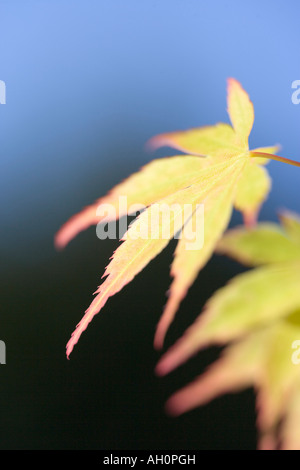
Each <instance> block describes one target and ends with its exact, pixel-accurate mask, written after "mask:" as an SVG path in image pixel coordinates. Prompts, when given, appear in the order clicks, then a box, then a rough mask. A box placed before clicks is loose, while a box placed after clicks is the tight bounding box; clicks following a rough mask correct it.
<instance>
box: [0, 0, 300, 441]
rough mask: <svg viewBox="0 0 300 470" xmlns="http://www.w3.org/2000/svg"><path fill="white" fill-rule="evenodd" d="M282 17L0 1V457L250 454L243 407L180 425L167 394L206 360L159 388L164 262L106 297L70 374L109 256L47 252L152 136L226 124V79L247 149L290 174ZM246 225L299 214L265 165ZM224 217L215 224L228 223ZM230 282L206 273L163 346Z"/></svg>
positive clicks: (104, 247) (287, 53)
mask: <svg viewBox="0 0 300 470" xmlns="http://www.w3.org/2000/svg"><path fill="white" fill-rule="evenodd" d="M299 17H300V3H299V2H298V1H297V0H285V1H276V2H272V1H271V0H267V1H264V0H259V1H258V0H251V2H250V1H244V2H240V1H233V0H227V1H220V0H219V1H216V0H211V1H209V2H207V1H202V0H143V1H140V0H126V1H124V0H110V1H105V0H89V1H84V0H73V1H72V2H71V1H69V0H51V1H50V0H27V1H23V0H13V1H12V0H1V1H0V18H1V20H0V23H1V29H0V48H1V54H0V58H1V59H0V79H1V80H4V81H5V82H6V87H7V103H6V105H1V106H0V135H1V141H0V154H1V174H0V192H1V246H0V250H1V264H0V286H1V287H0V288H1V304H0V305H1V317H0V339H2V340H4V341H5V342H6V346H7V365H6V366H2V367H1V368H0V374H1V379H0V396H1V402H0V416H1V426H0V448H1V449H107V450H113V449H150V450H156V449H254V448H255V446H256V431H255V404H254V394H253V391H252V390H247V391H245V392H243V393H241V394H238V395H229V396H225V397H222V398H220V399H218V400H216V401H214V402H213V403H211V404H209V405H207V406H206V407H204V408H201V409H197V410H195V411H193V412H190V413H188V414H186V415H184V416H182V417H180V418H177V419H172V418H169V417H168V416H166V415H165V413H164V410H163V405H164V402H165V400H166V399H167V398H168V396H170V394H171V392H172V391H175V390H177V389H178V388H179V387H181V386H182V385H184V384H186V383H187V382H189V381H190V380H192V379H193V378H194V377H195V376H196V375H198V374H200V373H201V372H202V371H203V370H204V369H205V367H206V366H207V365H208V364H209V363H210V362H211V361H212V360H213V359H214V358H216V357H217V356H218V353H219V351H218V350H217V349H211V350H209V351H204V352H201V353H200V354H198V355H197V356H196V357H195V358H194V359H192V360H190V361H189V362H188V363H187V364H186V365H185V366H183V367H181V368H180V369H178V370H177V371H175V372H173V373H172V374H171V375H170V376H168V377H166V378H163V379H161V378H157V377H155V375H154V372H153V371H154V367H155V364H156V363H157V360H158V359H159V357H160V354H159V353H157V352H155V351H154V350H153V347H152V341H153V334H154V331H155V326H156V323H157V321H158V318H159V316H160V314H161V311H162V308H163V305H164V303H165V300H166V297H165V292H166V290H167V289H168V286H169V284H170V277H169V265H170V263H171V261H172V253H173V250H174V248H175V244H174V242H173V241H172V242H171V243H170V245H169V246H168V248H167V249H166V250H165V251H164V252H163V253H162V254H161V255H160V256H159V257H158V258H157V259H156V260H154V261H153V262H151V263H150V265H149V266H148V267H147V268H146V269H145V270H144V271H143V273H141V274H140V275H139V276H137V278H136V279H135V280H134V281H133V282H132V283H131V284H130V285H129V286H127V287H126V288H125V289H124V290H123V291H122V292H121V293H119V294H118V295H116V296H115V297H114V298H112V299H111V300H110V301H109V302H108V303H107V305H106V307H105V309H104V310H103V313H102V314H101V315H99V316H98V317H96V318H95V319H94V321H93V322H92V324H91V325H90V327H89V328H88V330H87V331H86V332H85V333H84V334H83V336H82V338H81V340H80V342H79V344H78V345H77V347H76V348H75V350H74V352H73V354H72V356H71V360H70V361H67V360H66V358H65V344H66V342H67V340H68V338H69V335H70V333H71V332H72V331H73V329H74V326H75V325H76V323H77V322H78V321H79V320H80V318H81V316H82V314H83V312H84V310H85V309H86V307H87V306H88V305H89V303H90V301H91V299H92V293H93V292H94V290H95V288H96V286H97V285H98V284H99V283H100V278H101V275H102V273H103V270H104V267H105V266H106V264H107V263H108V259H109V257H110V256H111V253H112V251H113V250H114V249H115V248H116V247H117V246H118V241H117V240H105V241H99V240H98V239H97V237H96V233H95V229H94V228H91V229H89V230H88V231H86V232H84V233H82V234H81V235H80V236H78V238H76V239H75V240H74V241H72V242H71V244H70V245H69V246H68V247H67V248H66V249H65V250H64V251H63V252H60V253H57V252H56V251H55V249H54V246H53V236H54V234H55V232H56V231H57V230H58V228H59V227H60V225H61V224H62V223H63V222H64V221H65V220H66V219H67V218H69V217H70V216H71V215H72V214H73V213H75V212H77V211H78V210H80V209H81V208H82V207H83V206H85V205H87V204H89V203H91V202H92V201H93V200H94V199H96V198H98V197H100V196H101V195H104V194H105V193H106V191H107V190H108V189H110V187H111V186H113V185H114V184H116V183H118V182H119V181H120V180H121V179H123V178H125V177H126V176H128V175H129V174H130V173H132V172H133V171H136V170H137V169H138V168H139V167H140V166H142V165H144V164H145V163H147V162H149V161H150V160H151V159H153V158H156V157H159V156H164V155H172V154H174V152H172V151H171V150H169V149H162V150H159V151H157V152H156V153H155V154H154V155H152V154H150V153H148V152H147V151H145V147H144V144H145V142H146V141H147V140H148V139H149V138H150V137H152V136H153V135H155V134H158V133H161V132H167V131H172V130H179V129H186V128H189V127H196V126H201V125H205V124H214V123H215V122H217V121H225V122H227V119H228V118H227V115H226V103H225V86H226V78H227V77H231V76H232V77H235V78H237V79H238V80H240V81H241V83H242V84H243V86H244V87H245V89H246V90H247V91H248V92H249V93H250V96H251V99H252V100H253V102H254V105H255V111H256V119H255V126H254V129H253V132H252V134H251V141H250V143H251V146H252V147H255V146H261V145H268V144H273V143H278V142H279V143H281V145H282V153H281V154H282V155H284V156H287V157H291V158H294V159H297V160H300V141H299V123H300V105H298V106H296V105H293V104H292V101H291V94H292V89H291V84H292V82H293V81H294V80H297V79H300V70H299V41H300V32H299V31H300V30H299ZM269 171H270V174H271V176H272V178H273V190H272V193H271V195H270V198H269V199H268V201H267V202H266V203H265V205H264V206H263V210H262V212H261V217H260V218H261V219H264V220H276V212H277V210H278V209H280V208H285V207H286V208H289V209H292V210H295V211H299V212H300V203H299V197H298V195H299V181H300V173H299V169H297V168H294V167H291V166H286V165H283V164H282V163H277V162H272V163H271V164H270V165H269ZM240 222H241V218H240V216H239V214H236V213H235V214H234V215H233V219H232V225H234V224H236V223H240ZM242 269H243V268H242V267H240V266H238V265H237V264H236V263H234V262H232V261H229V260H226V259H224V258H221V257H218V258H217V257H214V258H213V259H212V260H211V262H210V263H209V264H208V265H207V266H206V268H205V269H204V270H203V271H202V272H201V273H200V275H199V277H198V279H197V282H196V283H195V284H194V286H193V287H192V288H191V290H190V292H189V295H188V297H187V299H186V300H185V301H184V302H183V304H182V307H181V309H180V312H179V314H178V316H177V319H176V321H175V322H174V324H173V325H172V328H171V330H170V332H169V334H168V336H167V341H166V347H168V346H170V345H171V344H172V343H173V342H174V341H175V340H176V338H178V337H179V336H180V335H181V334H182V332H183V331H184V330H185V328H186V327H187V326H188V325H190V324H191V322H192V321H193V320H194V319H195V318H196V317H197V315H198V314H199V312H200V311H201V308H202V306H203V304H204V302H205V300H206V299H207V298H208V296H209V295H210V294H211V293H212V292H213V291H214V290H215V289H216V288H218V287H220V286H221V285H224V284H225V283H226V281H227V280H228V279H230V277H232V276H233V275H234V274H236V273H238V272H240V271H241V270H242Z"/></svg>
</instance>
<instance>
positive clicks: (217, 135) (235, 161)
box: [55, 79, 296, 353]
mask: <svg viewBox="0 0 300 470" xmlns="http://www.w3.org/2000/svg"><path fill="white" fill-rule="evenodd" d="M227 101H228V112H229V117H230V119H231V122H232V125H233V127H231V126H230V125H229V124H226V123H219V124H216V125H215V126H207V127H203V128H196V129H191V130H188V131H185V132H176V133H169V134H162V135H160V136H158V137H156V138H154V139H153V140H152V141H151V142H150V145H152V147H158V146H161V145H170V146H173V147H175V148H178V149H180V150H182V151H185V152H188V153H189V155H182V156H176V157H169V158H163V159H158V160H154V161H153V162H151V163H149V164H148V165H145V166H144V167H143V168H142V169H141V170H140V171H139V172H137V173H135V174H133V175H132V176H130V177H129V178H127V179H126V180H125V181H123V182H121V183H120V184H119V185H117V186H116V187H115V188H113V189H112V190H111V191H110V192H109V193H108V194H107V195H106V196H104V197H102V198H100V199H98V200H97V201H96V202H95V203H94V204H92V205H90V206H88V207H86V208H85V209H83V210H82V211H81V212H80V213H78V214H76V215H75V216H73V217H72V218H71V219H70V220H69V221H68V222H66V223H65V224H64V225H63V227H62V228H61V229H60V230H59V232H58V233H57V235H56V238H55V244H56V246H57V247H58V248H63V247H64V246H66V244H67V243H68V242H69V241H70V240H71V239H72V238H73V237H74V236H75V235H77V234H78V233H79V232H80V231H81V230H83V229H86V228H87V227H89V226H90V225H92V224H98V223H104V222H108V221H115V220H117V219H118V218H119V217H121V216H123V215H126V214H136V212H137V211H139V209H140V210H141V211H142V210H144V212H142V214H144V215H142V216H140V217H139V218H138V219H136V222H135V223H134V224H133V225H132V226H131V227H130V228H129V230H128V232H127V233H129V234H132V233H133V230H134V229H135V230H136V231H137V232H140V236H139V237H138V236H136V240H135V241H134V242H132V240H131V241H128V240H125V241H124V240H123V242H124V243H123V244H122V245H121V246H120V247H119V248H118V250H117V251H116V252H115V254H114V257H113V260H112V261H111V263H110V264H109V268H107V271H106V273H109V276H108V277H107V279H106V280H105V282H104V283H103V284H102V286H101V287H100V288H99V291H97V293H98V295H97V297H96V298H95V299H94V301H93V303H92V305H91V307H90V308H89V309H88V311H87V313H86V315H85V316H84V318H83V320H82V322H80V325H79V327H78V329H77V330H76V332H75V333H74V336H73V337H72V339H71V342H70V343H69V344H68V351H69V353H70V350H71V349H72V347H73V346H74V344H75V343H76V341H77V340H78V338H79V336H80V333H81V332H82V331H83V330H84V329H85V328H86V326H87V324H88V323H89V322H90V321H91V318H92V317H93V316H94V315H95V314H96V313H97V312H98V311H100V309H101V308H102V306H103V305H104V304H105V302H106V300H107V299H108V298H109V297H110V296H111V295H114V293H116V292H118V291H119V290H120V289H121V288H122V287H123V286H124V285H125V284H127V283H128V282H129V281H130V280H131V279H133V277H134V276H135V275H136V274H137V273H138V272H140V271H141V269H143V267H145V266H146V264H147V263H148V262H149V261H150V260H151V259H152V258H153V257H154V256H156V255H157V254H158V253H159V252H160V251H161V249H162V248H163V247H164V246H165V244H166V242H165V240H164V241H163V242H161V241H160V240H159V241H157V240H150V241H149V240H148V239H143V236H142V234H144V235H145V233H146V235H147V227H144V226H143V224H146V219H147V216H148V215H149V214H150V215H151V214H152V213H153V211H154V209H153V207H152V206H153V205H154V204H156V203H158V204H162V203H164V204H169V203H170V201H173V200H174V201H176V203H177V204H179V205H180V207H181V208H182V206H184V205H185V204H190V205H191V206H192V207H194V203H195V201H196V200H197V201H198V202H199V203H201V204H204V207H205V209H204V211H205V221H204V227H205V228H204V232H205V240H204V245H203V247H202V248H201V249H200V248H198V249H194V253H193V254H192V253H188V250H185V249H183V248H182V247H183V246H184V245H185V242H186V240H183V241H181V240H180V241H179V243H178V247H177V250H176V253H175V259H174V263H173V267H172V273H171V274H172V276H173V277H174V281H173V284H172V286H171V289H170V296H169V301H168V303H167V306H166V310H165V313H164V316H163V320H162V321H161V323H160V325H161V326H159V327H158V332H157V336H156V342H157V344H158V345H159V344H160V345H161V344H162V341H163V337H164V335H165V333H166V328H167V327H168V325H169V324H170V321H171V320H172V318H173V317H174V314H175V312H176V310H177V309H178V307H179V303H180V301H181V300H182V298H183V297H184V295H185V294H186V292H187V289H188V288H189V287H190V285H191V283H192V282H193V281H194V279H195V277H196V276H197V273H198V271H199V270H200V269H201V268H202V267H203V266H204V265H205V264H206V262H207V261H208V260H209V258H210V256H211V254H212V252H213V250H214V248H215V245H216V243H217V242H218V240H219V238H220V236H221V235H222V233H223V231H224V230H225V229H226V225H227V224H228V222H229V218H230V214H231V211H232V208H233V205H234V206H235V207H236V208H238V209H239V210H241V211H242V212H243V214H244V218H245V220H246V222H248V223H249V220H250V219H251V221H252V222H253V220H254V215H255V217H256V216H257V212H258V210H259V207H260V205H261V203H262V201H263V200H264V198H265V197H266V195H267V193H268V191H269V186H270V183H269V178H268V176H267V173H266V170H264V169H262V168H261V167H260V166H258V163H261V162H262V160H263V161H264V160H266V159H275V160H279V161H286V162H288V163H292V164H296V163H295V162H291V161H290V160H287V159H284V158H283V157H278V156H277V155H274V154H273V153H270V152H273V150H274V147H263V148H258V149H256V151H255V150H254V151H251V150H250V151H249V149H248V135H249V133H250V130H251V128H252V124H253V118H254V113H253V106H252V103H251V101H250V99H249V97H248V95H247V93H246V92H245V90H244V89H243V88H242V86H241V85H240V84H239V83H238V82H237V81H236V80H234V79H230V80H229V82H228V99H227ZM194 191H196V193H194ZM195 194H196V199H194V196H195ZM124 198H125V199H126V204H125V205H123V204H121V200H122V202H123V199H124ZM106 206H109V207H110V208H112V209H113V211H112V212H110V213H109V214H106V213H105V216H103V210H104V209H105V208H106ZM194 210H196V208H194ZM180 213H182V209H181V210H180ZM196 214H197V212H195V214H194V216H192V217H191V220H190V223H188V220H186V221H185V223H184V224H182V226H179V228H178V227H177V228H178V230H179V231H180V229H181V228H182V227H186V223H187V227H191V226H192V225H193V223H194V220H195V218H196ZM173 222H175V221H174V220H173ZM156 229H157V227H156ZM173 234H175V232H173ZM136 235H137V234H136ZM171 237H172V235H171ZM146 238H147V237H146ZM183 238H184V235H183ZM152 242H153V243H152ZM134 252H136V255H137V256H135V257H134V260H135V262H134V263H133V262H131V261H130V259H131V257H132V254H133V253H134ZM118 270H119V271H120V273H119V274H117V271H118Z"/></svg>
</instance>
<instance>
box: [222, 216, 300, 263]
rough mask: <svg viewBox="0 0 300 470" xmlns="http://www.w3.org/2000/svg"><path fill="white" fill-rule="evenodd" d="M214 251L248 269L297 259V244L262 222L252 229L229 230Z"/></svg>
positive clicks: (276, 228) (280, 229) (272, 226)
mask: <svg viewBox="0 0 300 470" xmlns="http://www.w3.org/2000/svg"><path fill="white" fill-rule="evenodd" d="M278 247H280V249H279V248H278ZM216 251H217V252H218V253H220V254H226V255H228V256H231V257H232V258H234V259H236V260H237V261H239V262H240V263H243V264H246V265H249V266H256V265H260V264H269V263H280V262H281V261H293V260H294V259H296V258H299V259H300V244H299V243H298V244H297V243H295V242H294V241H293V240H291V239H290V238H289V237H288V234H286V233H285V232H284V230H283V229H282V228H280V227H279V226H278V225H276V224H271V223H261V224H259V225H258V226H257V227H255V228H253V229H245V228H244V227H237V228H234V229H232V230H229V231H228V232H226V233H225V235H224V236H223V237H222V239H221V240H220V241H219V243H218V245H217V247H216Z"/></svg>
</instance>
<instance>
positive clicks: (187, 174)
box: [55, 156, 209, 248]
mask: <svg viewBox="0 0 300 470" xmlns="http://www.w3.org/2000/svg"><path fill="white" fill-rule="evenodd" d="M208 164H209V162H208V160H207V159H206V158H197V157H194V156H186V157H185V158H182V156H175V157H169V158H160V159H157V160H153V161H152V162H150V163H148V164H147V165H145V166H144V167H142V168H141V170H140V171H139V172H137V173H134V174H133V175H131V176H129V177H128V178H127V179H125V180H124V181H123V182H122V183H120V184H118V185H117V186H115V187H114V188H113V189H112V190H111V191H109V193H108V194H107V195H106V196H104V197H102V198H100V199H98V200H97V201H95V202H94V203H93V204H92V205H90V206H88V207H86V208H85V209H83V211H81V212H79V213H78V214H76V215H74V216H73V217H72V218H71V219H70V220H68V221H67V222H66V223H65V224H64V225H63V226H62V227H61V229H60V230H59V231H58V233H57V234H56V237H55V244H56V246H57V247H58V248H64V247H65V246H66V245H67V244H68V243H69V241H70V240H72V239H73V238H74V237H75V236H76V235H77V234H78V233H79V232H81V231H82V230H84V229H86V228H88V227H89V226H91V225H94V224H97V223H99V222H101V220H102V218H103V215H99V213H98V210H99V208H101V207H104V206H105V205H110V206H112V207H113V208H115V218H114V219H119V218H120V217H122V216H124V215H126V214H130V213H132V211H131V210H130V208H132V209H133V210H135V211H136V210H137V209H138V207H143V206H148V205H149V204H152V203H153V202H156V201H158V200H159V199H162V198H164V197H166V196H167V195H169V194H172V193H174V192H175V191H177V190H178V189H181V188H184V187H185V186H188V185H189V184H190V183H191V182H193V180H194V179H195V178H197V177H198V173H199V171H200V170H201V169H203V168H205V167H207V166H208ZM121 198H123V199H124V198H126V204H125V202H124V204H122V203H120V201H122V199H121ZM111 214H112V215H113V212H111ZM109 215H110V214H107V218H106V221H108V220H113V217H109Z"/></svg>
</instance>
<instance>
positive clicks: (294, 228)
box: [279, 211, 300, 244]
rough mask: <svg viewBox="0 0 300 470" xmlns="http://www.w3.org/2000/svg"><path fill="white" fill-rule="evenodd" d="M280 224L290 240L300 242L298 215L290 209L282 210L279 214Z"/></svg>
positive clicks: (299, 219)
mask: <svg viewBox="0 0 300 470" xmlns="http://www.w3.org/2000/svg"><path fill="white" fill-rule="evenodd" d="M279 218H280V222H281V225H282V226H283V227H284V229H285V231H286V233H287V235H288V236H289V237H290V239H291V240H293V241H295V242H296V243H298V244H299V243H300V217H299V215H298V214H295V213H293V212H291V211H282V212H280V214H279Z"/></svg>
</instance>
